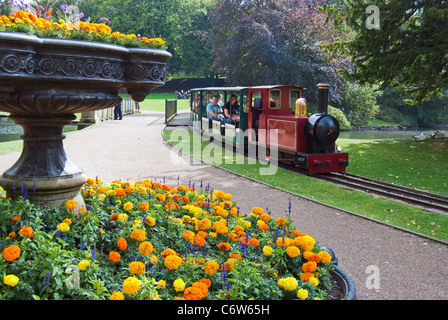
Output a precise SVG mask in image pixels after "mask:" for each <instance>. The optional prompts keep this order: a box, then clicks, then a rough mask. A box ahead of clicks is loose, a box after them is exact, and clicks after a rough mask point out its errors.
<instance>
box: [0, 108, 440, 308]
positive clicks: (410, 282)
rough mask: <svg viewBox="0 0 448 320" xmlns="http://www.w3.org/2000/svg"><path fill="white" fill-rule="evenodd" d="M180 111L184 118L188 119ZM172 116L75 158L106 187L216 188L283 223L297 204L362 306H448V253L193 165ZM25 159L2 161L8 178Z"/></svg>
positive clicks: (127, 130)
mask: <svg viewBox="0 0 448 320" xmlns="http://www.w3.org/2000/svg"><path fill="white" fill-rule="evenodd" d="M181 112H182V111H180V115H181ZM164 127H165V124H164V114H163V113H160V112H159V113H158V112H149V111H143V113H141V114H136V115H129V116H126V117H124V118H123V120H121V121H113V120H111V121H106V122H103V123H100V124H97V125H95V126H93V127H90V128H87V129H85V130H82V131H80V132H76V133H73V134H70V135H68V136H67V138H66V140H65V141H64V146H65V150H66V152H67V155H68V157H69V158H70V159H71V160H72V161H74V162H75V163H76V164H77V165H79V166H80V167H81V168H83V170H84V172H85V173H86V174H87V175H88V176H89V177H97V176H98V177H99V178H102V179H103V180H104V181H105V182H110V181H112V180H114V179H121V180H122V181H130V182H133V181H136V180H140V179H145V178H149V179H152V180H156V181H163V180H164V179H165V181H166V183H167V184H171V185H177V183H178V178H179V179H180V183H181V184H188V183H189V182H190V181H191V183H195V186H196V187H199V185H200V183H201V181H202V183H203V184H204V186H205V185H206V184H208V183H210V185H211V186H212V187H213V188H215V189H218V190H223V191H226V192H229V193H231V194H232V195H233V199H234V200H235V201H236V202H237V204H238V206H239V207H240V208H241V210H242V211H243V212H245V213H249V212H250V211H251V209H252V207H254V206H260V207H263V208H266V207H268V208H269V210H270V211H271V213H272V214H273V216H283V215H284V214H285V210H287V209H288V204H289V198H291V204H292V218H293V219H294V221H295V224H296V226H297V229H298V230H299V231H300V232H303V233H308V234H310V235H312V236H314V237H315V238H316V239H317V240H318V241H319V243H320V244H321V245H322V246H326V247H329V248H331V249H333V250H334V252H335V254H336V256H337V258H338V260H339V266H340V267H341V268H342V269H343V270H344V271H346V272H347V273H348V274H349V275H350V276H351V277H352V279H353V280H354V282H355V284H356V297H357V299H359V300H389V299H394V300H398V299H400V300H402V299H417V300H420V299H436V300H442V299H443V300H446V299H448V281H447V279H448V264H447V262H448V247H447V246H446V245H443V244H440V243H437V242H434V241H431V240H427V239H422V238H419V237H417V236H415V235H411V234H408V233H405V232H402V231H399V230H396V229H393V228H390V227H387V226H383V225H380V224H377V223H375V222H370V221H368V220H366V219H363V218H360V217H357V216H353V215H351V214H348V213H346V212H343V211H339V210H337V209H333V208H329V207H326V206H322V205H319V204H317V203H314V202H311V201H309V200H306V199H302V198H300V197H295V196H291V195H290V194H287V193H284V192H282V191H278V190H275V189H272V188H270V187H268V186H265V185H262V184H259V183H256V182H253V181H250V180H248V179H245V178H242V177H238V176H234V175H232V174H231V173H228V172H226V171H224V170H220V169H219V168H215V167H212V166H210V165H206V164H196V163H193V164H191V163H190V158H189V157H184V158H183V157H180V156H179V155H178V153H177V152H175V151H173V149H172V148H170V147H169V146H168V145H167V143H166V142H165V141H164V140H163V137H162V135H161V131H162V130H163V128H164ZM18 157H19V153H17V152H12V153H8V154H5V155H2V156H0V170H1V172H3V171H4V170H6V169H7V168H9V167H10V166H11V165H12V164H13V163H14V162H15V161H16V160H17V159H18ZM369 266H376V267H378V268H379V272H380V273H379V280H380V282H379V285H380V288H379V289H378V290H375V289H373V288H369V287H368V286H366V281H367V282H368V283H373V282H372V281H368V280H369V279H370V278H369V276H372V274H373V273H372V271H371V270H370V269H369Z"/></svg>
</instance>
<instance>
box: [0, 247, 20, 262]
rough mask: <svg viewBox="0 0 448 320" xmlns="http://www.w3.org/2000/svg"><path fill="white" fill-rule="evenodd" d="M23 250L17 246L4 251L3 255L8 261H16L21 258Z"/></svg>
mask: <svg viewBox="0 0 448 320" xmlns="http://www.w3.org/2000/svg"><path fill="white" fill-rule="evenodd" d="M21 252H22V250H21V249H20V248H19V247H18V246H16V245H15V244H13V245H11V246H9V247H7V248H5V249H3V251H2V255H3V257H4V258H5V260H6V261H14V260H15V259H17V258H18V257H19V256H20V253H21Z"/></svg>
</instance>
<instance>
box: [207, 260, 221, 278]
mask: <svg viewBox="0 0 448 320" xmlns="http://www.w3.org/2000/svg"><path fill="white" fill-rule="evenodd" d="M218 269H219V265H218V263H217V262H216V261H214V260H210V261H207V262H206V263H205V264H204V270H205V272H206V273H208V274H209V275H211V276H212V275H213V274H215V273H216V272H217V271H218Z"/></svg>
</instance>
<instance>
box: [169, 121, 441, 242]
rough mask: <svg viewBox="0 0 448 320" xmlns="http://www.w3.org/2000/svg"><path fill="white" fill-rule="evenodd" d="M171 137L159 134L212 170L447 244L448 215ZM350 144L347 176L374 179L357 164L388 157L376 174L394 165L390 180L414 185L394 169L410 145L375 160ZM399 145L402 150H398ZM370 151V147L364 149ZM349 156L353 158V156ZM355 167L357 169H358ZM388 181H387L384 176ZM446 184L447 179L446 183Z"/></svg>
mask: <svg viewBox="0 0 448 320" xmlns="http://www.w3.org/2000/svg"><path fill="white" fill-rule="evenodd" d="M172 132H173V131H170V130H165V131H164V135H165V137H166V139H167V140H168V142H170V143H171V144H172V145H174V146H175V147H177V148H178V149H179V148H180V149H182V152H183V153H184V154H190V155H193V156H194V157H196V158H198V159H201V160H203V161H206V162H208V163H213V164H214V165H216V166H219V167H222V168H224V169H227V170H230V171H233V172H236V173H238V174H241V175H243V176H246V177H248V178H251V179H254V180H257V181H260V182H263V183H267V184H269V185H272V186H275V187H278V188H281V189H283V190H286V191H288V192H292V193H296V194H298V195H301V196H304V197H307V198H310V199H314V200H317V201H320V202H323V203H326V204H329V205H332V206H335V207H338V208H341V209H344V210H348V211H351V212H354V213H357V214H360V215H363V216H366V217H369V218H372V219H376V220H379V221H383V222H386V223H389V224H391V225H395V226H398V227H401V228H404V229H408V230H411V231H414V232H417V233H420V234H423V235H426V236H429V237H434V238H437V239H441V240H443V241H448V216H445V215H441V214H436V213H431V212H428V211H425V210H422V209H419V208H416V207H412V206H409V205H406V204H403V203H399V202H395V201H390V200H386V199H383V198H381V197H377V196H374V195H368V194H365V193H363V192H359V191H353V190H349V189H347V188H344V187H340V186H335V185H334V184H330V183H327V182H324V181H320V180H316V179H313V178H311V177H309V176H302V175H295V174H291V173H290V172H289V171H287V170H284V169H281V168H276V170H275V169H274V168H272V167H269V165H263V164H261V163H260V162H258V161H256V163H254V164H251V163H248V161H249V160H248V159H243V160H242V159H241V158H240V156H236V155H234V154H230V153H227V154H226V153H225V152H222V151H220V150H219V147H217V146H215V145H210V144H209V143H208V142H206V141H201V148H199V147H197V146H195V147H193V141H195V142H196V141H200V138H199V136H198V135H195V136H192V134H193V133H192V132H191V131H189V136H186V135H185V133H182V134H178V135H177V134H176V136H172ZM193 137H194V138H193ZM186 139H190V141H185V140H186ZM347 140H348V139H347ZM349 142H350V141H345V142H344V143H345V144H346V145H348V146H350V150H349V152H351V154H350V159H351V163H350V166H349V167H351V166H352V162H354V165H353V169H351V170H350V172H353V173H356V174H361V173H362V174H364V175H367V176H372V177H373V176H375V173H374V172H369V171H368V170H369V169H366V171H362V172H361V170H360V169H359V168H361V167H362V162H361V159H369V161H372V160H371V159H370V158H372V159H374V158H375V157H380V158H381V157H383V158H385V157H387V158H388V159H390V160H389V161H379V162H378V163H375V164H374V166H375V168H376V169H377V172H388V171H389V167H390V166H391V165H392V163H396V164H397V165H396V166H395V165H394V168H395V171H393V172H394V174H395V176H398V178H395V176H394V177H392V178H393V179H397V180H400V176H401V177H402V178H401V180H400V181H401V182H402V183H403V184H409V183H411V184H412V183H414V181H415V180H409V181H412V182H409V183H407V182H406V181H405V179H407V178H410V175H406V174H404V172H406V171H407V170H410V169H409V168H408V167H405V166H403V165H401V166H400V165H398V164H399V163H400V161H402V158H403V157H404V158H405V157H406V156H409V157H410V156H411V155H414V153H413V151H414V150H413V149H415V148H410V146H413V143H408V142H400V141H398V142H396V143H397V145H396V146H394V148H385V149H384V151H382V155H380V154H377V153H378V150H377V149H376V147H378V145H381V144H379V143H377V142H366V143H357V142H358V141H354V143H352V144H349ZM400 145H401V146H402V148H400V147H399V146H400ZM369 146H372V147H371V148H369ZM428 147H429V145H428ZM408 149H409V150H408ZM427 151H428V152H429V151H432V152H431V154H434V152H435V153H436V154H437V155H438V156H439V150H438V149H435V150H434V148H429V149H428V150H427ZM409 152H411V153H409ZM352 153H355V154H354V155H353V154H352ZM356 153H359V154H361V155H362V156H361V158H358V156H357V155H356ZM398 155H399V156H398ZM427 155H428V154H427ZM391 159H392V160H391ZM393 159H395V160H393ZM411 160H412V158H411ZM357 163H358V164H359V168H358V166H357ZM413 163H415V164H413V167H414V168H413V169H412V170H416V171H415V172H417V171H418V172H421V174H420V176H421V177H423V176H424V175H426V180H425V179H422V180H421V181H420V182H421V183H424V186H425V188H426V189H427V190H429V189H431V188H430V186H432V185H433V182H432V180H431V179H429V176H428V174H429V173H428V171H427V170H430V168H426V167H425V164H422V162H420V161H416V162H413ZM446 163H447V162H446V161H445V162H444V163H442V162H440V167H439V168H437V169H434V168H433V170H435V171H434V172H442V171H443V168H446ZM366 167H369V165H366ZM428 167H429V166H428ZM432 167H433V166H432ZM269 169H271V170H272V171H273V172H274V171H275V173H274V174H272V175H267V174H262V171H261V170H269ZM445 170H446V169H445ZM434 174H435V173H434ZM442 174H443V173H442ZM386 175H387V174H386ZM429 175H430V174H429ZM444 176H445V177H446V173H444ZM387 177H389V176H388V175H387ZM442 180H443V177H441V178H440V181H442ZM445 181H447V180H446V179H445Z"/></svg>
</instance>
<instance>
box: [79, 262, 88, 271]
mask: <svg viewBox="0 0 448 320" xmlns="http://www.w3.org/2000/svg"><path fill="white" fill-rule="evenodd" d="M89 267H90V261H89V260H81V261H80V262H79V263H78V269H79V270H86V269H87V268H89Z"/></svg>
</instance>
